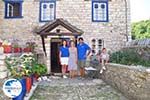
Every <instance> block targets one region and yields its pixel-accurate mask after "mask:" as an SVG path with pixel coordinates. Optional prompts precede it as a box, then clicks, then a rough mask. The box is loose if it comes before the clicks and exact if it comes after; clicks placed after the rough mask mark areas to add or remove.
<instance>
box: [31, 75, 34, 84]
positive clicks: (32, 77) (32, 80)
mask: <svg viewBox="0 0 150 100" xmlns="http://www.w3.org/2000/svg"><path fill="white" fill-rule="evenodd" d="M33 82H34V76H33V75H31V85H33Z"/></svg>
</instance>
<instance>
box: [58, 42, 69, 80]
mask: <svg viewBox="0 0 150 100" xmlns="http://www.w3.org/2000/svg"><path fill="white" fill-rule="evenodd" d="M62 44H63V45H62V46H61V47H60V53H59V57H60V63H61V65H62V75H63V78H67V76H66V75H65V74H66V69H67V65H68V58H69V49H68V47H67V41H66V40H63V41H62Z"/></svg>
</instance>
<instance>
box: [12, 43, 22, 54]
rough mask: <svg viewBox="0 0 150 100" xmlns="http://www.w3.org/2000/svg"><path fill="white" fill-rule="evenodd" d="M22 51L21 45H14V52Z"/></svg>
mask: <svg viewBox="0 0 150 100" xmlns="http://www.w3.org/2000/svg"><path fill="white" fill-rule="evenodd" d="M21 51H22V49H21V47H19V45H18V44H14V45H13V52H14V53H20V52H21Z"/></svg>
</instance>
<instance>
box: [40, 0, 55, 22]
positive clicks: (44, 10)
mask: <svg viewBox="0 0 150 100" xmlns="http://www.w3.org/2000/svg"><path fill="white" fill-rule="evenodd" d="M55 9H56V1H41V2H40V21H41V22H46V21H52V20H54V19H55Z"/></svg>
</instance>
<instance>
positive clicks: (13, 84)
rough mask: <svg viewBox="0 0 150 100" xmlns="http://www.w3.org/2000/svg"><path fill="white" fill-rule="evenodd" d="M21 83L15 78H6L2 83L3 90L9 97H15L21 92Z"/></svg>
mask: <svg viewBox="0 0 150 100" xmlns="http://www.w3.org/2000/svg"><path fill="white" fill-rule="evenodd" d="M21 91H22V85H21V83H20V81H19V80H17V79H8V80H6V81H5V83H4V84H3V92H4V93H5V95H6V96H8V97H10V98H15V97H17V96H19V95H20V94H21Z"/></svg>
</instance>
